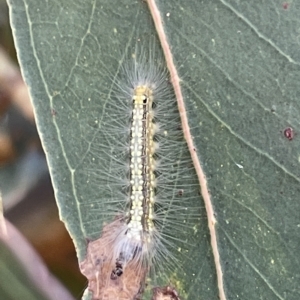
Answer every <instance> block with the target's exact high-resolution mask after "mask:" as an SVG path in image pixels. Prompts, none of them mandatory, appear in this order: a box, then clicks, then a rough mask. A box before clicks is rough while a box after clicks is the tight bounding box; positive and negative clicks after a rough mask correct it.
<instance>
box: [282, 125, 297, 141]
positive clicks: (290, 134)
mask: <svg viewBox="0 0 300 300" xmlns="http://www.w3.org/2000/svg"><path fill="white" fill-rule="evenodd" d="M283 134H284V136H285V137H286V138H287V139H288V140H289V141H292V140H293V139H294V136H295V134H294V130H293V128H291V127H287V128H286V129H284V131H283Z"/></svg>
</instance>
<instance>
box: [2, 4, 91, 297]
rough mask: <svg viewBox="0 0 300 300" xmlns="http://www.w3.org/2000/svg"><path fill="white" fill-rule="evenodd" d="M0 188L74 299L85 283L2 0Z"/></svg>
mask: <svg viewBox="0 0 300 300" xmlns="http://www.w3.org/2000/svg"><path fill="white" fill-rule="evenodd" d="M0 190H1V192H2V196H3V205H4V215H5V217H6V218H7V219H8V220H9V221H10V222H11V223H13V224H14V225H15V226H16V227H17V228H18V229H19V231H20V232H21V233H22V234H23V235H24V236H25V237H26V238H27V239H28V241H29V242H30V243H31V244H32V245H33V247H34V248H35V249H36V251H37V252H38V253H39V254H40V256H41V257H42V259H43V260H44V262H45V263H46V265H47V266H48V268H49V270H50V271H51V272H52V273H53V274H54V275H55V276H56V277H57V278H58V279H59V280H60V281H61V282H62V283H63V284H64V285H65V286H66V287H67V288H68V289H69V290H70V291H71V293H72V294H73V295H74V297H75V298H76V299H80V298H81V294H82V292H83V290H84V288H85V285H86V279H85V277H83V276H82V275H81V273H80V272H79V268H78V261H77V257H76V253H75V249H74V245H73V242H72V240H71V239H70V237H69V234H68V232H67V231H66V229H65V227H64V224H63V223H62V222H61V221H60V220H59V217H58V210H57V206H56V203H55V199H54V194H53V189H52V186H51V180H50V176H49V172H48V168H47V163H46V160H45V155H44V153H43V150H42V147H41V143H40V140H39V137H38V134H37V130H36V126H35V122H34V116H33V111H32V107H31V103H30V99H29V95H28V91H27V88H26V86H25V84H24V82H23V81H22V78H21V75H20V71H19V67H18V63H17V58H16V52H15V48H14V44H13V39H12V35H11V30H10V25H9V15H8V8H7V4H6V2H5V1H4V0H0Z"/></svg>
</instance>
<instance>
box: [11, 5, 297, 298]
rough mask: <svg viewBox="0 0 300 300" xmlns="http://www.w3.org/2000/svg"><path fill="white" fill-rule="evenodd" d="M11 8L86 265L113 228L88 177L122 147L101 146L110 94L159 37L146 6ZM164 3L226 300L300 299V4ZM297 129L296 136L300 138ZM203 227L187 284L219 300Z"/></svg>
mask: <svg viewBox="0 0 300 300" xmlns="http://www.w3.org/2000/svg"><path fill="white" fill-rule="evenodd" d="M9 2H10V12H11V22H12V27H13V31H14V35H15V41H16V46H17V51H18V56H19V60H20V63H21V66H22V72H23V75H24V77H25V80H26V82H27V84H28V85H29V87H30V92H31V97H32V100H33V104H34V107H35V112H36V119H37V124H38V129H39V133H40V136H41V139H42V142H43V145H44V149H45V152H46V154H47V159H48V162H49V167H50V171H51V176H52V180H53V184H54V188H55V191H56V198H57V201H58V205H59V209H60V214H61V218H62V219H63V220H64V222H65V223H66V226H67V228H68V230H69V231H70V234H71V236H72V238H73V239H74V242H75V244H76V247H77V251H78V255H79V259H80V260H83V259H84V257H85V250H86V242H85V239H86V238H93V239H95V238H98V237H99V235H100V232H101V228H102V225H103V224H102V219H101V217H100V216H99V211H98V212H97V209H100V208H102V207H101V197H102V196H103V195H102V192H103V191H102V190H101V186H102V187H103V186H104V183H103V182H102V183H101V182H99V188H98V189H97V186H96V184H92V185H90V181H91V175H92V174H93V173H92V172H91V170H93V171H94V172H95V173H96V170H97V169H99V170H101V165H99V164H97V163H99V161H101V159H102V160H103V159H105V155H107V159H109V155H108V154H105V149H107V147H108V146H110V145H104V146H106V148H105V149H104V148H103V147H102V148H101V145H102V144H101V143H100V142H99V140H97V139H98V137H97V134H98V133H99V134H101V122H100V123H97V121H99V120H102V119H101V116H102V115H104V113H103V112H104V111H105V101H106V99H109V97H108V96H107V97H105V95H107V93H108V91H109V88H110V87H111V82H112V77H113V76H114V75H116V74H117V70H118V68H119V67H120V66H119V63H118V62H119V61H122V59H124V57H125V56H126V55H123V54H122V51H124V52H126V51H127V49H128V48H130V47H135V43H136V38H137V37H139V36H143V37H147V35H149V36H150V35H151V34H153V33H154V32H155V29H154V27H153V25H152V23H151V18H150V14H149V11H148V9H147V6H146V3H144V2H143V1H130V0H127V1H97V2H95V1H63V2H62V3H60V2H55V1H48V2H41V1H37V0H36V1H35V0H24V1H21V0H10V1H9ZM159 6H160V10H161V15H162V17H163V19H164V26H165V29H166V31H167V34H168V40H169V42H170V44H171V48H172V51H173V55H174V60H175V63H176V65H177V67H178V68H179V72H180V75H181V78H182V87H183V91H184V96H185V102H186V106H187V109H188V116H189V123H190V126H191V129H192V133H193V136H194V142H195V144H196V146H197V150H198V154H199V158H200V160H201V162H202V166H203V168H204V171H205V173H206V176H207V179H208V184H209V188H210V192H211V196H212V199H213V203H214V207H215V210H216V214H217V215H216V217H217V221H218V225H217V229H218V243H219V244H218V247H219V251H220V256H221V264H222V267H223V273H224V283H225V289H226V294H227V299H235V298H239V299H295V300H296V299H297V300H298V299H299V296H300V295H299V294H300V290H299V288H298V283H299V280H300V271H299V270H300V262H299V259H298V256H297V250H298V249H299V247H300V225H299V211H300V207H299V206H300V202H299V201H298V199H299V181H300V176H299V170H300V169H299V161H300V159H299V157H300V155H299V150H298V149H299V146H300V142H299V137H298V136H297V132H299V121H298V119H299V107H300V104H299V99H298V98H299V89H300V88H299V84H298V83H299V75H300V52H299V49H298V48H299V47H298V44H299V34H298V32H297V30H298V29H297V28H298V27H299V26H298V21H297V20H298V18H297V16H299V13H300V12H299V7H298V6H297V4H296V2H295V1H294V2H291V3H285V4H284V5H283V3H282V2H279V1H278V2H274V3H270V2H266V1H265V2H263V3H252V2H251V4H250V2H249V1H246V0H242V1H227V2H226V1H223V0H221V1H192V0H190V1H182V2H181V3H180V2H179V1H161V2H160V3H159ZM88 99H90V100H91V101H90V102H89V101H88ZM104 121H105V120H104ZM99 124H100V125H99ZM287 127H291V128H293V130H294V132H295V133H296V134H295V137H294V139H293V140H291V141H290V140H288V139H287V138H286V137H285V136H284V129H285V128H287ZM98 147H99V149H98V150H97V148H98ZM174 151H176V149H174ZM182 151H185V154H184V155H185V157H186V156H187V153H186V149H185V150H182ZM93 158H95V160H93ZM89 172H90V173H89ZM181 172H182V170H181V171H179V174H181ZM188 176H190V177H191V176H193V177H194V176H195V175H194V174H193V173H192V172H189V173H188ZM183 180H187V181H186V184H187V186H186V189H185V190H188V191H189V189H190V188H191V189H192V191H191V197H190V201H199V205H200V206H201V205H203V204H202V202H200V201H201V199H199V197H197V195H196V194H195V193H196V190H197V189H196V188H194V187H192V185H190V183H191V182H193V183H195V182H196V179H195V178H194V181H192V179H191V178H188V179H183ZM183 183H184V182H183ZM91 186H92V188H91ZM104 196H105V195H104ZM196 199H198V200H196ZM187 201H188V200H187ZM91 203H94V204H95V205H96V208H97V209H95V208H94V209H92V207H91V206H89V204H91ZM187 203H192V202H187ZM193 203H194V202H193ZM202 216H203V215H202ZM196 225H197V234H195V235H194V236H193V237H191V241H194V244H191V245H187V246H188V247H189V258H190V259H185V258H183V260H184V261H183V262H182V264H183V269H184V271H183V272H182V273H181V275H182V278H184V280H182V282H181V283H182V285H183V286H182V287H181V288H182V290H183V291H184V298H186V299H218V289H217V283H216V275H215V266H214V262H213V257H212V253H211V250H210V245H209V234H208V229H207V221H206V219H205V218H204V216H203V218H201V219H200V220H198V223H197V224H196ZM181 234H182V235H184V231H183V232H182V233H180V232H179V233H178V238H180V235H181ZM181 239H182V240H185V238H184V237H182V238H181ZM175 277H176V278H177V279H178V278H179V281H180V276H179V271H178V270H177V272H176V276H175ZM166 284H168V283H167V282H166Z"/></svg>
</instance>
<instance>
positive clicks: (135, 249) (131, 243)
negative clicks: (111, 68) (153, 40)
mask: <svg viewBox="0 0 300 300" xmlns="http://www.w3.org/2000/svg"><path fill="white" fill-rule="evenodd" d="M139 50H140V48H139V47H135V49H134V51H133V52H134V53H131V55H130V58H129V59H124V60H121V61H120V62H119V69H117V70H118V71H117V74H116V75H115V76H112V75H110V76H109V77H110V79H111V86H109V87H108V89H107V98H106V100H105V102H104V104H103V103H102V106H101V115H100V116H99V123H97V125H98V126H99V127H98V130H97V134H95V138H94V142H93V144H91V146H90V153H89V155H91V158H92V159H93V160H94V161H95V165H97V166H99V168H98V169H96V168H93V169H90V170H89V171H88V172H89V174H88V175H89V176H88V180H87V183H88V185H89V186H92V187H93V189H98V190H99V191H100V193H99V198H100V199H99V200H98V201H93V202H92V201H91V202H89V203H85V205H88V209H92V210H93V211H95V210H96V211H97V212H98V213H99V220H101V222H102V223H101V224H103V225H105V224H110V225H109V226H107V227H106V229H105V232H104V233H103V235H102V237H101V239H99V240H101V245H102V246H103V247H104V248H105V247H106V248H108V249H109V251H107V250H103V253H104V254H103V255H102V254H101V255H96V256H97V258H98V259H99V261H100V262H99V265H101V264H102V266H103V265H104V264H108V265H109V266H108V267H105V268H104V267H101V270H100V271H99V273H101V274H102V275H101V280H103V281H105V284H103V287H102V288H101V289H105V288H107V287H109V286H110V282H112V285H115V284H116V283H115V282H116V281H120V280H121V281H122V280H123V278H126V272H129V271H126V270H128V269H134V271H135V273H136V274H137V275H138V277H140V278H142V277H143V276H144V275H145V274H148V273H149V271H151V272H150V273H151V275H152V276H151V284H152V285H154V284H158V283H159V282H161V283H162V284H166V283H167V284H169V282H171V281H174V285H176V282H178V281H180V280H184V278H185V276H186V273H184V271H182V270H184V267H183V265H184V264H185V263H186V261H188V255H187V254H188V251H189V247H190V246H191V244H192V243H193V242H194V241H195V236H196V235H197V232H198V229H197V226H196V223H195V220H196V219H199V218H200V213H201V209H202V207H201V206H200V205H199V201H197V200H195V197H198V193H197V191H198V183H197V179H196V177H195V176H194V170H193V166H192V163H191V159H190V157H189V154H188V151H187V148H186V144H185V141H184V139H183V134H182V131H181V126H180V118H179V113H178V109H177V106H176V101H175V99H174V97H173V93H172V88H171V85H170V84H169V76H168V72H167V71H166V70H165V69H164V67H163V65H164V62H163V59H162V58H161V55H160V54H159V51H158V49H155V48H154V47H149V48H143V49H142V50H141V51H139ZM130 51H131V50H129V52H130ZM99 147H100V148H101V149H102V152H103V153H105V155H104V156H103V157H102V156H100V155H99V154H98V153H99ZM183 191H184V193H183ZM195 195H196V196H195ZM94 245H96V244H94ZM98 245H100V244H98ZM97 247H98V246H97ZM97 247H94V248H93V251H90V252H95V251H97V250H96V249H97ZM100 256H101V258H99V257H100ZM94 261H95V259H94ZM179 270H180V274H179ZM85 273H87V272H85ZM87 277H88V276H87ZM172 278H173V279H172ZM178 278H180V279H178ZM97 280H98V279H97ZM99 280H100V279H99ZM99 280H98V281H99ZM124 280H125V279H124ZM142 280H143V278H142V279H141V281H142ZM166 281H167V282H166ZM127 285H128V283H127ZM136 286H138V284H137V285H136ZM97 289H98V290H99V287H98V288H97ZM109 291H110V292H107V291H106V292H99V295H100V294H101V295H102V294H103V293H104V294H105V293H112V288H109ZM101 297H102V298H103V296H99V297H98V298H99V299H101ZM98 298H95V299H98Z"/></svg>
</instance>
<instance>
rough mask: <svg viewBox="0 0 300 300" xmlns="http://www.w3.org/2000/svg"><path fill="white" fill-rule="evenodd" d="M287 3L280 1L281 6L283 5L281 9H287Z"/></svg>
mask: <svg viewBox="0 0 300 300" xmlns="http://www.w3.org/2000/svg"><path fill="white" fill-rule="evenodd" d="M289 5H290V4H289V3H288V2H283V3H282V7H283V9H288V8H289Z"/></svg>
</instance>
